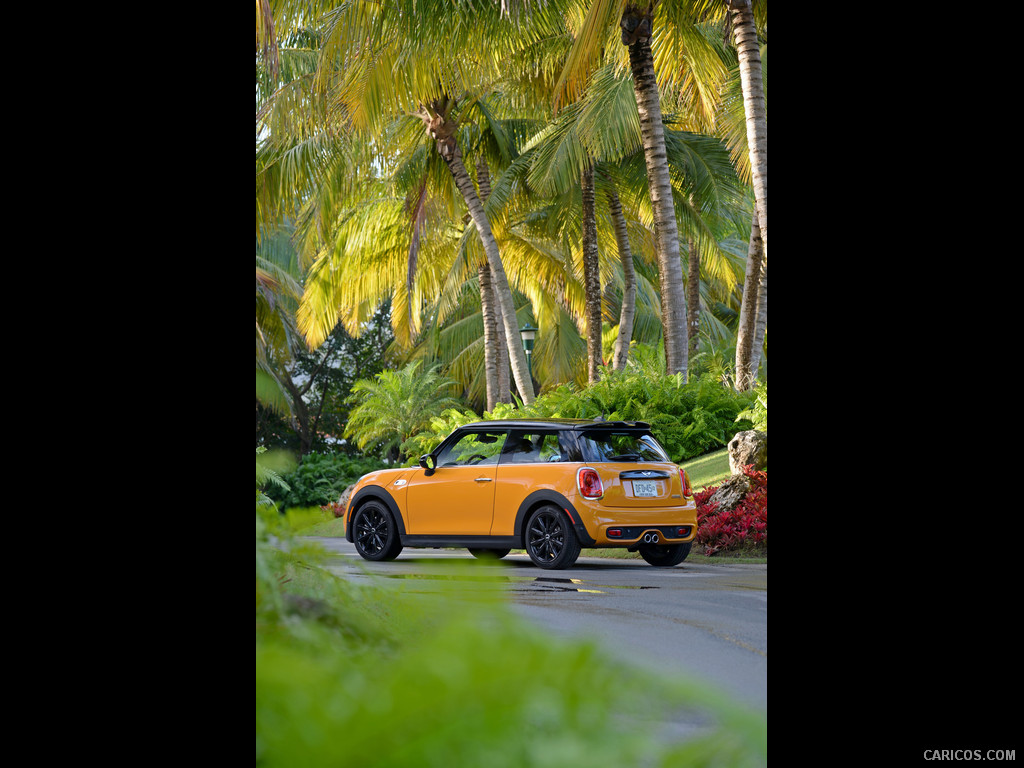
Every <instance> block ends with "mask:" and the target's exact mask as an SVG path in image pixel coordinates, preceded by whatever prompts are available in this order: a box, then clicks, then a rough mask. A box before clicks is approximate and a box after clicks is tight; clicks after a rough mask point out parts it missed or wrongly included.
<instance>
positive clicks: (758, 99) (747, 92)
mask: <svg viewBox="0 0 1024 768" xmlns="http://www.w3.org/2000/svg"><path fill="white" fill-rule="evenodd" d="M725 3H726V5H727V6H728V7H729V10H730V12H731V14H732V26H733V35H734V37H735V40H736V53H737V55H738V56H739V63H740V82H741V84H742V87H743V109H744V112H745V114H746V117H747V151H748V152H749V153H750V175H751V180H752V182H753V187H754V199H755V200H756V201H757V218H758V224H759V226H760V227H761V240H762V241H763V243H764V254H765V258H767V256H768V108H767V105H766V102H765V97H764V78H763V76H762V74H761V49H760V47H759V46H758V44H757V29H756V28H755V26H754V13H753V11H752V9H751V6H750V0H725Z"/></svg>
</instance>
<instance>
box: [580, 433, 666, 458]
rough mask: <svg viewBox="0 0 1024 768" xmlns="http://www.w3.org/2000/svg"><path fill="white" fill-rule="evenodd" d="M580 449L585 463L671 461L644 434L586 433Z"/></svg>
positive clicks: (654, 442)
mask: <svg viewBox="0 0 1024 768" xmlns="http://www.w3.org/2000/svg"><path fill="white" fill-rule="evenodd" d="M580 447H581V448H582V449H583V460H584V461H625V462H630V461H670V459H669V457H668V454H667V453H665V449H664V448H662V447H661V446H660V445H658V441H657V440H655V439H654V438H653V437H652V436H651V435H650V434H645V433H643V432H614V431H604V430H602V431H600V432H584V433H583V434H582V435H580Z"/></svg>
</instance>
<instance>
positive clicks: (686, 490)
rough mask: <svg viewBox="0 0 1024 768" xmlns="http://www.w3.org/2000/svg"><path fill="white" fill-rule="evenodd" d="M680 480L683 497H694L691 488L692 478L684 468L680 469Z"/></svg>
mask: <svg viewBox="0 0 1024 768" xmlns="http://www.w3.org/2000/svg"><path fill="white" fill-rule="evenodd" d="M679 480H680V481H681V482H682V484H683V496H684V497H686V498H689V497H690V496H693V488H691V487H690V476H689V475H687V474H686V470H685V469H683V468H682V467H680V468H679Z"/></svg>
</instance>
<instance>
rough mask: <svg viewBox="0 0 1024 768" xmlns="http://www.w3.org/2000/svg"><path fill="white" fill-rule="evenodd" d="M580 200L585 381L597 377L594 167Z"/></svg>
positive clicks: (597, 267) (598, 326)
mask: <svg viewBox="0 0 1024 768" xmlns="http://www.w3.org/2000/svg"><path fill="white" fill-rule="evenodd" d="M580 187H581V189H582V193H583V194H582V197H583V290H584V295H585V298H586V305H587V309H586V314H587V381H589V382H590V383H591V384H593V383H595V382H596V381H598V379H600V378H601V362H602V354H601V273H600V265H599V263H598V253H597V214H596V213H595V211H594V167H593V165H590V164H588V165H587V167H586V168H584V169H583V173H582V174H581V179H580Z"/></svg>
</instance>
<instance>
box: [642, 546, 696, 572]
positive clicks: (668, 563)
mask: <svg viewBox="0 0 1024 768" xmlns="http://www.w3.org/2000/svg"><path fill="white" fill-rule="evenodd" d="M691 544H692V542H689V541H688V542H686V543H685V544H669V545H667V546H660V547H659V546H656V545H653V544H644V545H641V546H640V548H639V551H640V557H642V558H643V559H644V560H646V561H647V562H648V563H650V564H651V565H655V566H658V567H659V568H671V567H672V566H673V565H679V564H680V563H681V562H683V560H685V559H686V556H687V555H688V554H690V546H691Z"/></svg>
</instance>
